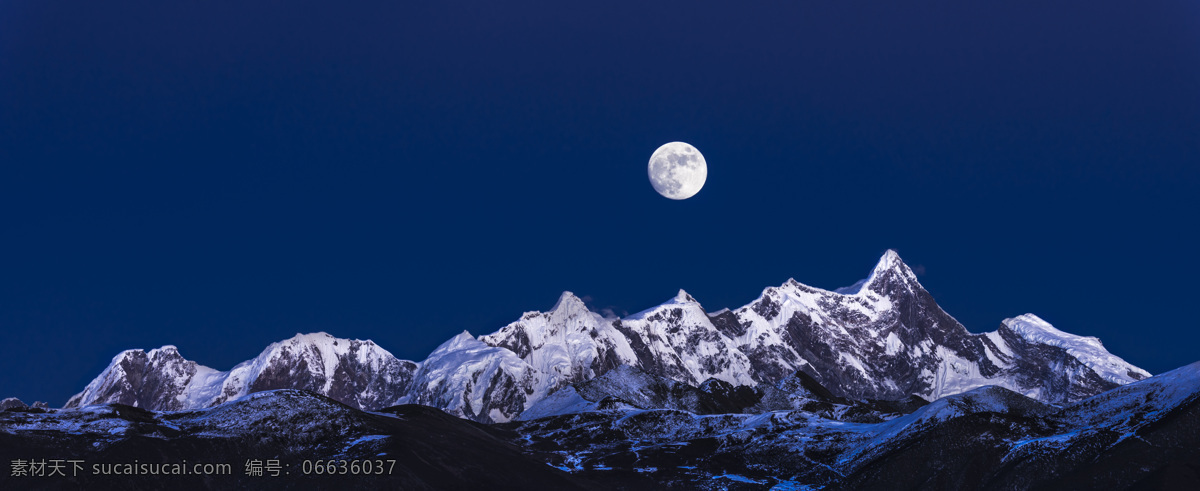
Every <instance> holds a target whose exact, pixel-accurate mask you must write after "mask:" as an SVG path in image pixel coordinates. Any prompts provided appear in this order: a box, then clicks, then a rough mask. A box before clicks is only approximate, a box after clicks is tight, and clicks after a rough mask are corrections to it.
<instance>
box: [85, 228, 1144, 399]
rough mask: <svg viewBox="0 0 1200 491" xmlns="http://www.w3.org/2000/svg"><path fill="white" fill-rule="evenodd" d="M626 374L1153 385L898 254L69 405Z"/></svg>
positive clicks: (550, 385) (244, 367) (904, 391)
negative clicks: (710, 292)
mask: <svg viewBox="0 0 1200 491" xmlns="http://www.w3.org/2000/svg"><path fill="white" fill-rule="evenodd" d="M621 366H625V367H632V368H636V369H638V370H639V371H640V372H642V373H645V374H647V375H650V376H654V377H660V378H662V379H664V380H668V381H673V382H676V383H680V384H685V385H688V386H691V387H701V386H702V385H703V384H705V383H711V382H709V381H720V382H722V383H725V384H729V385H730V386H749V387H758V386H762V387H767V388H771V389H769V390H768V391H769V392H771V393H772V394H773V395H771V398H770V400H773V401H776V402H775V403H777V404H783V402H781V401H785V400H787V399H788V398H787V396H786V395H781V394H780V391H781V390H788V389H786V387H789V386H788V385H787V384H786V382H787V379H789V377H795V375H796V374H797V372H802V373H803V374H805V375H806V376H807V378H810V379H812V380H814V381H815V382H816V383H817V384H818V385H820V386H823V387H826V388H828V390H829V391H830V392H831V395H832V396H834V397H837V398H844V399H847V400H856V401H865V400H891V401H907V400H910V399H911V397H912V396H914V395H915V396H920V397H921V398H923V399H926V400H935V399H938V398H941V397H944V396H947V395H951V394H957V393H962V392H965V391H968V390H971V389H974V388H977V387H981V386H985V385H998V386H1001V387H1005V388H1008V389H1011V390H1013V391H1015V392H1018V393H1021V394H1024V395H1026V396H1029V397H1032V398H1035V399H1037V400H1040V401H1042V402H1047V403H1053V404H1064V403H1069V402H1073V401H1077V400H1080V399H1083V398H1086V397H1088V396H1091V395H1094V394H1097V393H1100V392H1103V391H1105V390H1108V389H1111V388H1114V387H1118V386H1120V385H1122V384H1126V383H1129V382H1133V381H1136V380H1140V379H1142V378H1145V377H1147V376H1149V374H1148V373H1146V372H1145V371H1143V370H1141V369H1139V368H1137V367H1134V366H1132V365H1130V364H1128V363H1126V362H1125V361H1124V360H1121V359H1120V358H1118V357H1116V356H1114V355H1112V354H1110V353H1108V352H1107V350H1105V349H1104V347H1103V346H1102V345H1101V344H1100V342H1099V341H1098V340H1096V339H1095V338H1084V337H1080V336H1074V335H1071V334H1067V333H1064V332H1062V331H1059V330H1057V329H1055V328H1054V327H1053V326H1051V325H1050V324H1048V323H1046V322H1045V321H1043V320H1041V319H1040V318H1038V317H1036V316H1034V315H1032V314H1026V315H1022V316H1018V317H1014V318H1011V319H1006V320H1004V321H1003V322H1002V323H1001V326H1000V328H999V329H998V330H996V331H994V332H989V333H982V334H973V333H970V332H969V331H967V330H966V328H965V327H963V326H962V325H961V324H959V323H958V322H957V321H956V320H955V319H954V318H953V317H951V316H950V315H949V314H947V313H946V312H944V311H943V310H942V309H941V308H940V307H939V306H938V305H937V303H936V302H934V300H933V298H932V296H931V295H930V294H929V293H928V292H927V291H926V290H925V289H924V288H923V287H922V286H921V285H920V283H919V282H918V281H917V278H916V276H915V275H914V274H913V272H912V271H911V270H910V269H909V268H908V266H907V265H905V264H904V262H903V261H902V260H901V259H900V257H899V256H898V255H897V254H896V253H895V252H894V251H888V252H887V253H886V254H884V255H883V257H882V258H881V259H880V261H879V263H878V264H877V265H876V267H875V268H874V270H873V271H872V272H871V274H870V275H869V276H868V277H867V278H866V279H864V280H862V281H859V282H858V283H856V284H855V285H854V286H852V287H846V288H841V289H838V290H835V291H828V290H823V289H820V288H814V287H810V286H807V285H804V284H801V283H799V282H797V281H795V280H788V281H787V282H786V283H784V284H783V285H781V286H779V287H770V288H767V289H765V290H764V291H763V293H762V295H761V296H759V298H757V299H755V300H754V301H753V302H751V303H750V304H748V305H746V306H743V307H741V308H738V309H735V310H722V311H720V312H716V313H713V314H709V313H707V312H706V311H705V309H704V308H703V307H702V306H701V305H700V303H699V302H697V301H696V300H695V299H694V298H692V297H691V296H690V295H688V294H687V293H686V292H684V291H682V290H681V291H680V292H679V294H678V295H676V296H675V297H674V298H672V299H670V300H668V301H667V302H665V303H663V304H662V305H659V306H656V307H653V308H651V309H648V310H645V311H643V312H640V313H637V314H634V315H631V316H627V317H625V318H605V317H603V316H601V315H599V314H597V313H594V312H591V311H590V310H588V308H587V307H586V306H585V305H584V303H583V301H582V300H580V299H579V298H577V297H576V296H575V295H574V294H572V293H570V292H564V293H563V295H562V296H561V297H560V298H559V300H558V302H557V303H556V304H555V306H554V307H553V308H551V309H550V310H549V311H547V312H527V313H525V314H524V315H522V316H521V318H520V319H518V320H517V321H516V322H513V323H512V324H509V325H507V326H504V327H502V328H501V329H499V330H498V331H496V332H495V333H492V334H489V335H485V336H480V337H478V338H476V337H474V336H472V335H471V334H470V333H467V332H463V333H462V334H460V335H458V336H456V337H454V338H452V339H451V340H449V341H447V342H446V343H444V344H443V345H441V346H439V347H438V348H437V349H436V350H435V351H434V352H433V353H432V354H431V355H430V356H429V358H427V359H426V360H424V361H422V362H419V363H418V362H412V361H406V360H398V359H396V358H395V357H393V356H392V355H391V354H390V353H388V352H387V351H385V350H383V349H382V348H380V347H378V346H376V345H375V344H374V343H372V342H370V341H358V340H345V339H337V338H333V337H332V336H329V335H327V334H324V333H319V334H310V335H297V336H296V337H294V338H292V339H289V340H286V341H283V342H280V343H275V344H273V345H271V346H270V347H268V348H267V349H266V350H265V351H264V352H263V353H262V354H261V355H259V356H258V357H257V358H255V359H254V360H250V361H247V362H244V363H242V364H239V365H238V366H237V367H234V368H233V369H232V370H230V371H229V372H220V371H216V370H213V369H210V368H207V367H204V366H200V365H197V364H196V363H194V362H191V361H187V360H185V359H183V358H182V356H180V355H179V353H178V350H176V349H175V348H174V347H172V346H166V347H163V348H160V349H156V350H151V351H150V352H148V353H147V352H144V351H141V350H131V351H126V352H124V353H121V354H120V355H118V356H117V357H115V358H114V359H113V362H112V364H111V365H110V366H109V367H108V369H106V370H105V371H104V372H103V373H102V374H101V375H100V376H99V377H97V378H96V379H95V380H93V381H92V383H91V384H89V385H88V387H87V388H86V389H85V390H84V391H83V392H81V393H80V394H78V395H76V396H75V397H73V398H71V400H70V401H69V402H68V404H67V406H68V407H74V406H80V405H86V404H96V403H113V402H116V403H122V404H129V405H134V406H139V407H145V408H149V409H159V410H178V409H188V408H200V407H208V406H212V405H215V404H220V403H221V402H224V401H227V400H231V399H232V398H236V397H238V396H240V395H244V394H247V393H251V392H256V391H261V390H268V389H279V388H298V389H308V390H312V391H315V392H318V393H321V394H324V395H327V396H329V397H332V398H334V399H336V400H339V401H341V402H344V403H346V404H349V405H351V406H354V407H358V408H363V409H375V408H380V407H385V406H388V405H391V404H396V403H417V404H424V405H429V406H433V407H438V408H441V409H443V410H446V411H448V412H450V413H451V414H455V415H457V416H460V417H464V418H468V419H472V420H475V421H479V422H503V421H510V420H513V419H515V418H517V417H518V416H520V415H521V414H522V413H523V412H524V411H526V410H528V409H530V408H531V407H533V406H534V405H536V404H538V403H539V402H540V401H542V400H543V399H546V398H547V397H549V396H551V395H553V394H555V393H557V392H559V391H561V390H563V389H564V388H567V387H570V386H572V385H573V384H578V383H580V382H585V381H589V380H593V379H596V378H597V377H600V376H602V375H604V374H605V373H608V372H609V371H611V370H613V369H614V368H616V367H621ZM781 384H782V385H781ZM790 387H793V388H795V387H796V386H794V385H793V386H790ZM560 397H561V396H560ZM802 398H803V397H802ZM564 407H583V406H570V405H567V406H564ZM543 412H544V411H543Z"/></svg>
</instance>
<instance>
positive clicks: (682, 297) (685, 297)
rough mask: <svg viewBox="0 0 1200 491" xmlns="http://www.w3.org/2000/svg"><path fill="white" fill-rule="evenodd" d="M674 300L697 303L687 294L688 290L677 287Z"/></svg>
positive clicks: (676, 301)
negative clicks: (677, 290) (677, 291)
mask: <svg viewBox="0 0 1200 491" xmlns="http://www.w3.org/2000/svg"><path fill="white" fill-rule="evenodd" d="M674 301H675V303H697V302H696V299H695V298H692V296H691V295H688V292H685V291H683V289H682V288H680V289H679V293H676V294H675V298H674Z"/></svg>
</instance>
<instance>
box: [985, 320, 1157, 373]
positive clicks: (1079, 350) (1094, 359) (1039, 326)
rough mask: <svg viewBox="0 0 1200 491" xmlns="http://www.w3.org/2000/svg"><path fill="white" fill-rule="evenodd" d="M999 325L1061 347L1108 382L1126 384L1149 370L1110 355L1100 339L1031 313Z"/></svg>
mask: <svg viewBox="0 0 1200 491" xmlns="http://www.w3.org/2000/svg"><path fill="white" fill-rule="evenodd" d="M1001 328H1002V329H1006V330H1008V331H1009V332H1012V333H1014V334H1016V335H1018V336H1020V337H1021V338H1023V339H1025V340H1026V341H1028V342H1030V343H1036V344H1041V345H1048V346H1055V347H1058V348H1062V349H1064V350H1066V351H1067V353H1069V354H1070V355H1071V356H1074V357H1075V358H1076V359H1078V360H1079V361H1080V362H1081V363H1083V364H1084V365H1086V366H1087V367H1088V368H1091V369H1092V370H1094V371H1095V372H1096V374H1097V375H1099V376H1100V377H1102V378H1103V379H1105V380H1107V381H1109V382H1113V383H1116V384H1128V383H1130V382H1135V381H1138V380H1142V379H1144V378H1148V377H1150V373H1149V372H1147V371H1145V370H1142V369H1141V368H1138V367H1135V366H1133V365H1131V364H1129V363H1126V362H1125V360H1122V359H1121V358H1118V357H1116V356H1113V355H1112V353H1109V352H1108V350H1107V349H1105V348H1104V345H1103V344H1101V343H1100V340H1099V339H1097V338H1095V337H1091V336H1077V335H1075V334H1071V333H1066V332H1062V331H1060V330H1058V329H1056V328H1055V327H1054V326H1052V325H1050V323H1049V322H1046V321H1045V320H1042V318H1041V317H1038V316H1036V315H1033V314H1024V315H1019V316H1016V317H1013V318H1011V319H1004V321H1003V322H1001Z"/></svg>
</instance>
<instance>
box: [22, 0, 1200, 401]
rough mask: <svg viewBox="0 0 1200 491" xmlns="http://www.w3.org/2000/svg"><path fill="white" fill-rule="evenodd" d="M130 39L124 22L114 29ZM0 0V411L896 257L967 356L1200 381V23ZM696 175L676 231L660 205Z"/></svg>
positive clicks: (737, 299) (1093, 7)
mask: <svg viewBox="0 0 1200 491" xmlns="http://www.w3.org/2000/svg"><path fill="white" fill-rule="evenodd" d="M114 3H115V4H120V5H113V4H114ZM344 3H345V2H314V1H282V0H279V1H257V2H197V1H179V2H162V1H158V0H154V1H141V2H60V1H46V0H3V1H0V331H2V333H3V339H2V340H0V347H2V348H0V354H2V356H0V374H2V375H0V396H10V395H11V396H18V397H21V398H23V399H26V400H33V399H39V400H48V401H50V402H51V403H52V404H62V403H63V402H64V401H65V400H66V398H67V397H68V396H70V395H71V394H73V393H75V392H77V391H78V390H80V389H82V388H83V386H84V385H85V384H86V383H87V382H88V381H89V380H90V379H91V378H92V377H94V376H95V375H96V374H98V373H99V371H100V370H102V369H103V368H104V367H105V365H107V363H108V361H109V360H110V358H111V357H112V356H113V355H114V354H116V353H117V352H119V351H120V350H122V349H126V348H154V347H158V346H160V345H163V344H175V345H177V346H179V348H180V351H181V353H183V355H184V356H186V357H188V358H190V359H193V360H196V361H198V362H200V363H203V364H206V365H208V366H211V367H214V368H217V369H222V370H225V369H229V368H230V367H232V366H233V365H234V364H235V363H237V362H239V361H242V360H245V359H249V358H251V357H253V356H255V355H256V354H258V352H259V351H260V350H261V349H262V348H263V347H264V346H266V345H267V344H268V343H270V342H273V341H277V340H280V339H284V338H287V337H290V336H291V335H293V334H295V333H296V332H311V331H319V330H323V331H327V332H330V333H332V334H334V335H336V336H340V337H353V338H369V339H373V340H375V341H376V342H378V343H379V344H381V345H382V346H384V347H385V348H387V349H389V350H390V351H392V352H393V353H394V354H396V355H397V356H400V357H403V358H409V359H415V360H420V359H423V358H424V357H425V356H426V355H427V354H428V353H429V352H430V351H431V350H432V349H433V348H434V347H436V346H437V345H438V344H440V343H441V342H442V341H444V340H445V339H447V338H449V337H450V336H452V335H454V334H456V333H458V332H460V331H462V330H464V329H466V330H469V331H471V332H472V333H473V334H476V335H479V334H484V333H489V332H492V331H493V330H495V329H497V328H499V327H500V326H502V325H503V324H505V323H508V322H510V321H512V320H515V319H516V318H517V317H519V315H520V314H521V313H522V312H524V311H527V310H545V309H547V308H549V307H550V306H551V305H553V303H554V301H555V300H556V299H557V296H558V294H559V293H560V292H561V291H562V290H571V291H574V292H576V293H577V294H579V295H581V296H585V295H586V296H588V297H590V299H591V300H590V301H591V304H592V306H593V307H594V308H596V309H601V308H606V307H608V308H613V309H614V310H615V311H617V312H618V313H620V312H621V311H628V312H634V311H637V310H641V309H643V308H646V307H650V306H652V305H655V304H658V303H660V302H662V301H664V300H666V299H667V298H670V297H671V296H673V295H674V294H675V292H676V290H677V289H678V288H684V289H687V290H688V291H689V292H690V293H692V294H693V295H694V296H695V297H696V298H697V299H699V300H700V301H701V302H702V303H703V304H704V305H705V306H706V307H708V308H709V309H710V310H716V309H719V308H722V307H737V306H741V305H743V304H745V303H747V302H749V301H751V300H753V299H754V298H755V297H756V296H757V295H758V294H759V293H760V292H761V289H762V288H763V287H766V286H770V285H778V284H780V283H782V282H784V281H785V280H787V278H789V277H795V278H796V279H797V280H799V281H802V282H804V283H808V284H811V285H814V286H820V287H826V288H833V287H838V286H843V285H847V284H851V283H853V282H854V281H856V280H858V279H860V278H862V277H864V276H865V275H866V274H867V273H868V272H869V271H870V269H871V267H873V266H874V263H875V261H876V260H877V259H878V257H879V255H880V254H882V253H883V252H884V251H885V250H886V249H888V248H894V249H896V250H898V251H899V252H900V254H901V256H902V257H903V258H904V259H905V260H906V261H907V262H908V263H909V264H911V265H913V266H918V265H919V266H920V268H921V269H923V270H924V271H925V272H924V274H923V275H922V276H921V281H922V283H923V284H924V285H925V286H926V287H927V288H928V289H929V290H930V291H931V292H932V293H933V294H934V296H935V298H937V299H938V301H939V302H940V303H941V304H942V306H943V307H944V308H945V309H946V310H947V311H948V312H950V313H951V314H952V315H954V316H956V317H957V318H958V319H959V320H960V321H962V322H963V323H964V324H965V325H966V326H967V328H968V329H970V330H972V331H975V332H979V331H985V330H992V329H994V328H995V327H996V326H997V325H998V324H999V322H1000V320H1001V319H1003V318H1005V317H1011V316H1014V315H1018V314H1022V313H1026V312H1032V313H1036V314H1038V315H1040V316H1042V317H1043V318H1045V319H1046V320H1048V321H1050V322H1052V323H1054V324H1055V325H1056V326H1058V327H1059V328H1061V329H1063V330H1065V331H1068V332H1072V333H1077V334H1085V335H1093V336H1098V337H1100V338H1101V339H1102V340H1103V341H1104V343H1105V345H1106V346H1107V347H1108V348H1109V350H1110V351H1112V352H1114V353H1116V354H1117V355H1120V356H1122V357H1125V358H1126V359H1127V360H1129V361H1130V362H1132V363H1134V364H1136V365H1139V366H1142V367H1144V368H1146V369H1148V370H1150V371H1151V372H1156V373H1157V372H1161V371H1165V370H1168V369H1171V368H1174V367H1177V366H1179V365H1183V364H1185V363H1189V362H1192V361H1196V360H1197V359H1200V350H1197V349H1196V346H1197V345H1198V343H1200V335H1198V334H1197V333H1198V332H1200V325H1198V322H1197V320H1196V314H1195V312H1196V306H1197V298H1200V287H1197V280H1196V278H1198V277H1200V261H1197V260H1196V257H1197V252H1196V251H1197V242H1196V236H1197V233H1196V232H1197V214H1196V210H1200V196H1198V195H1200V3H1197V2H1195V1H1193V0H1163V1H1156V2H1128V1H1116V0H1099V1H1098V0H1087V1H1060V2H1051V3H1053V4H1054V5H1045V4H1046V3H1047V2H1042V1H1032V0H1009V1H1004V2H962V1H956V0H938V1H932V0H917V1H909V2H834V1H788V2H751V4H752V5H747V2H740V3H739V2H707V1H700V2H697V1H687V2H682V1H664V2H645V1H629V2H626V1H618V2H600V3H596V2H592V3H579V2H562V1H544V2H541V1H539V2H529V1H515V2H463V1H438V2H353V3H355V4H359V5H344ZM672 140H682V141H686V142H689V143H691V144H693V145H695V146H696V147H697V148H699V149H700V150H701V151H702V152H703V153H704V155H705V156H706V158H707V160H708V164H709V176H708V182H707V184H706V186H705V187H704V189H703V190H702V191H701V192H700V193H699V194H698V195H697V196H695V197H694V198H692V199H689V200H686V201H671V200H667V199H665V198H662V197H660V196H658V195H657V194H655V193H654V191H653V190H652V188H651V186H650V184H649V182H648V181H647V178H646V163H647V160H648V159H649V157H650V154H651V152H652V151H653V150H654V149H655V148H656V147H658V146H659V145H661V144H662V143H665V142H668V141H672Z"/></svg>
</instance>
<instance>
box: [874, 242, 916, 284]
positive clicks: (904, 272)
mask: <svg viewBox="0 0 1200 491" xmlns="http://www.w3.org/2000/svg"><path fill="white" fill-rule="evenodd" d="M897 277H898V278H899V279H902V280H905V282H911V283H916V282H917V275H916V274H913V271H912V269H910V268H909V267H908V265H907V264H905V263H904V260H903V259H900V255H899V254H897V253H896V251H895V250H892V249H888V250H887V252H885V253H883V256H882V257H880V258H879V262H878V263H877V264H875V269H874V270H872V271H871V276H870V277H868V278H867V280H866V286H874V285H876V284H878V283H880V282H883V281H887V280H889V279H891V278H897Z"/></svg>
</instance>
